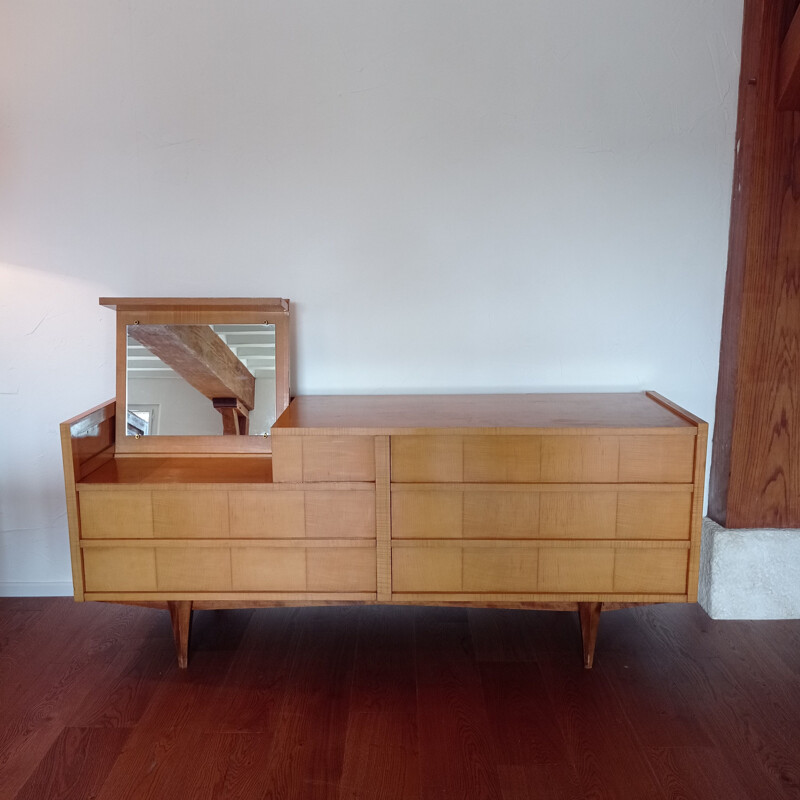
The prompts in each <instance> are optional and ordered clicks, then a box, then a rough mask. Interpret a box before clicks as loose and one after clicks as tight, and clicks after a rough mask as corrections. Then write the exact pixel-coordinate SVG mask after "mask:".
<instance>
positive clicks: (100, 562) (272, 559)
mask: <svg viewBox="0 0 800 800" xmlns="http://www.w3.org/2000/svg"><path fill="white" fill-rule="evenodd" d="M375 552H376V551H375V546H374V545H363V546H351V547H342V546H339V547H324V546H321V547H317V546H297V547H294V546H288V547H269V546H255V545H254V546H252V547H246V546H245V547H241V546H233V547H225V546H223V547H217V546H211V547H206V546H196V545H195V546H192V545H187V546H186V547H173V546H164V547H125V546H112V545H110V546H108V547H91V548H85V549H84V551H83V558H84V573H85V585H86V591H87V592H198V593H200V592H230V591H235V592H242V591H252V592H330V593H332V594H336V593H337V592H374V591H375V590H376V574H377V570H376V557H375Z"/></svg>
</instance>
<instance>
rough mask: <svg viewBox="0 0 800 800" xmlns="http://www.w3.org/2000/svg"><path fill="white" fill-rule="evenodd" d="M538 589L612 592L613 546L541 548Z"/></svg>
mask: <svg viewBox="0 0 800 800" xmlns="http://www.w3.org/2000/svg"><path fill="white" fill-rule="evenodd" d="M539 591H542V592H613V591H614V550H612V549H611V548H599V547H598V548H592V547H574V548H572V547H570V548H567V547H563V548H555V547H553V548H548V547H543V548H541V549H540V550H539Z"/></svg>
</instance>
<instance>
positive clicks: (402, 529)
mask: <svg viewBox="0 0 800 800" xmlns="http://www.w3.org/2000/svg"><path fill="white" fill-rule="evenodd" d="M462 505H463V501H462V493H461V492H460V491H458V490H455V491H449V490H447V489H442V490H440V491H423V490H418V491H414V490H411V491H397V492H393V493H392V538H394V539H460V538H461V535H462V523H463V520H462Z"/></svg>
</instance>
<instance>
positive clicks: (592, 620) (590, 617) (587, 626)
mask: <svg viewBox="0 0 800 800" xmlns="http://www.w3.org/2000/svg"><path fill="white" fill-rule="evenodd" d="M602 610H603V604H602V603H578V616H579V618H580V621H581V638H582V639H583V666H584V667H585V668H586V669H591V668H592V664H594V646H595V644H596V642H597V627H598V625H599V624H600V612H601V611H602Z"/></svg>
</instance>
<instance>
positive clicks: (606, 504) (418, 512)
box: [62, 392, 707, 667]
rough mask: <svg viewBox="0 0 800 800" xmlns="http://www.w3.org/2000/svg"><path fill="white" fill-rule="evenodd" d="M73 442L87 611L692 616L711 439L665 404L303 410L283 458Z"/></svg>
mask: <svg viewBox="0 0 800 800" xmlns="http://www.w3.org/2000/svg"><path fill="white" fill-rule="evenodd" d="M116 415H117V411H116V406H115V403H114V402H110V403H107V404H105V405H103V406H99V407H97V408H96V409H93V410H92V411H90V412H87V413H86V414H84V415H81V416H80V417H77V418H75V419H73V420H70V421H68V422H66V423H64V424H63V425H62V442H63V448H64V466H65V477H66V487H67V501H68V512H69V521H70V541H71V553H72V567H73V579H74V586H75V598H76V600H96V601H109V602H126V603H139V604H143V605H152V606H156V607H166V608H168V609H169V610H170V613H171V614H172V620H173V627H174V631H175V638H176V646H177V649H178V658H179V663H180V664H181V666H185V665H186V663H187V648H188V635H189V625H190V618H191V612H192V609H204V608H226V607H228V608H229V607H252V606H270V605H304V604H343V603H395V604H408V603H413V604H436V605H447V604H456V605H473V606H487V607H507V608H554V609H561V610H575V611H578V612H579V614H580V620H581V626H582V633H583V646H584V663H585V665H586V666H587V667H590V666H591V665H592V660H593V654H594V644H595V637H596V633H597V624H598V620H599V617H600V612H601V609H603V608H605V609H613V608H619V607H622V606H626V605H630V604H640V603H661V602H694V601H695V600H696V597H697V579H698V566H699V555H700V553H699V548H700V528H701V517H702V503H703V485H704V477H705V453H706V437H707V425H706V423H704V422H703V421H702V420H699V419H697V418H696V417H694V416H693V415H691V414H689V413H688V412H686V411H684V410H683V409H680V408H678V407H677V406H675V405H674V404H672V403H671V402H669V401H668V400H666V399H664V398H663V397H661V396H660V395H658V394H655V393H652V392H647V393H631V394H562V395H556V394H541V395H482V396H459V395H446V396H423V395H419V396H403V397H392V396H385V397H363V396H349V397H348V396H339V397H298V398H295V399H294V400H293V401H292V402H291V404H290V405H289V407H288V408H287V409H286V410H285V411H284V412H283V413H282V414H281V415H280V417H279V418H278V420H277V422H276V423H275V424H274V425H273V426H272V430H271V437H270V438H271V440H272V454H271V455H270V454H265V453H257V452H256V453H253V452H249V453H240V454H234V455H216V456H212V455H208V456H207V455H204V454H198V453H194V454H189V455H186V454H183V455H181V454H178V455H175V454H170V453H164V454H152V453H144V454H141V455H137V454H135V453H130V452H124V453H120V452H118V451H117V449H116V447H115V431H116V430H119V426H118V424H117V422H116V420H115V417H116Z"/></svg>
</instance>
